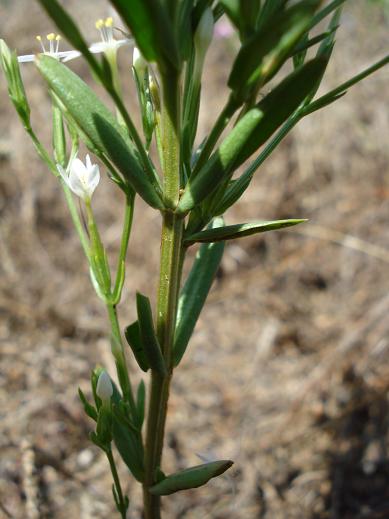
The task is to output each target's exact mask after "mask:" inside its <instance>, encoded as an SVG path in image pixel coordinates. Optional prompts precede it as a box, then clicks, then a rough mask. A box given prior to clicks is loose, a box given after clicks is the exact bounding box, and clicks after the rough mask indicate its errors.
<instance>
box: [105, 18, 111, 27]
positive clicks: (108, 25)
mask: <svg viewBox="0 0 389 519" xmlns="http://www.w3.org/2000/svg"><path fill="white" fill-rule="evenodd" d="M105 26H106V27H112V26H113V18H112V17H111V16H110V17H109V18H107V19H106V20H105Z"/></svg>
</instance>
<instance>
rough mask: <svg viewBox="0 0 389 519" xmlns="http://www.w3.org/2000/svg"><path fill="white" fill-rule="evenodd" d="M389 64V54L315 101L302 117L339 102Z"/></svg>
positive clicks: (303, 112)
mask: <svg viewBox="0 0 389 519" xmlns="http://www.w3.org/2000/svg"><path fill="white" fill-rule="evenodd" d="M388 64H389V54H388V55H386V56H385V57H384V58H382V59H380V60H379V61H377V62H376V63H374V64H373V65H372V66H371V67H368V68H367V69H365V70H363V71H362V72H360V73H359V74H357V75H356V76H354V77H352V78H351V79H349V80H348V81H345V82H344V83H342V84H341V85H339V86H338V87H336V88H334V89H333V90H331V91H330V92H328V93H327V94H324V95H322V96H321V97H319V98H318V99H317V100H316V101H313V102H312V103H310V104H309V105H307V106H306V107H305V108H304V109H303V111H302V115H303V116H306V115H308V114H311V113H313V112H316V110H320V109H321V108H324V107H325V106H327V105H329V104H331V103H333V102H334V101H337V100H338V99H340V98H341V97H342V96H343V95H345V94H346V93H347V90H348V89H349V88H351V87H352V86H354V85H356V84H357V83H359V82H360V81H362V80H364V79H365V78H367V77H368V76H370V75H371V74H373V73H374V72H376V71H377V70H379V69H380V68H382V67H385V66H386V65H388Z"/></svg>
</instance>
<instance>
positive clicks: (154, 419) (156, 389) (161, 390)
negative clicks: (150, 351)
mask: <svg viewBox="0 0 389 519" xmlns="http://www.w3.org/2000/svg"><path fill="white" fill-rule="evenodd" d="M183 227H184V222H183V220H182V219H178V218H177V216H175V215H173V214H172V213H166V214H165V215H164V220H163V227H162V240H161V266H160V281H159V290H158V303H157V335H158V340H159V343H160V344H161V347H162V352H163V356H164V359H165V362H166V366H167V371H168V373H167V375H166V376H165V377H164V376H162V375H160V374H159V373H158V372H157V371H152V374H151V390H150V402H149V412H148V422H147V433H146V449H145V482H144V507H145V519H159V518H160V498H159V497H158V496H153V495H151V494H150V493H149V492H148V488H149V487H150V486H151V485H153V483H155V474H156V469H157V468H158V467H160V465H161V458H162V449H163V439H164V432H165V422H166V414H167V405H168V399H169V388H170V381H171V378H172V370H173V368H172V349H173V339H174V330H175V323H176V315H177V301H178V294H179V287H180V278H181V270H182V269H181V265H182V255H183V254H184V249H183V242H182V238H183Z"/></svg>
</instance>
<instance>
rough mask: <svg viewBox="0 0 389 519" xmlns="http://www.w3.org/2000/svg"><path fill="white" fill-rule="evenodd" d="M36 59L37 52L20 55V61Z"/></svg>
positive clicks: (26, 61)
mask: <svg viewBox="0 0 389 519" xmlns="http://www.w3.org/2000/svg"><path fill="white" fill-rule="evenodd" d="M34 60H35V54H25V55H24V56H18V62H19V63H28V62H29V61H34Z"/></svg>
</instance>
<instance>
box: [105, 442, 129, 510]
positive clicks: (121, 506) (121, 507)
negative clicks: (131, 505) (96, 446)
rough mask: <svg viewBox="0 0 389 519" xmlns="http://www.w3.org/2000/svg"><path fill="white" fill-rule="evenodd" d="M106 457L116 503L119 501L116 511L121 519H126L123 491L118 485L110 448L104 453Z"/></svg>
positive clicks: (118, 481)
mask: <svg viewBox="0 0 389 519" xmlns="http://www.w3.org/2000/svg"><path fill="white" fill-rule="evenodd" d="M106 455H107V458H108V461H109V466H110V468H111V472H112V477H113V481H114V484H115V490H116V493H117V497H118V501H119V507H118V508H119V509H118V511H119V512H120V515H121V516H122V519H126V512H127V505H126V501H125V499H124V496H123V491H122V487H121V484H120V479H119V474H118V471H117V469H116V463H115V460H114V457H113V454H112V449H111V447H110V448H109V449H108V450H107V451H106Z"/></svg>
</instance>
